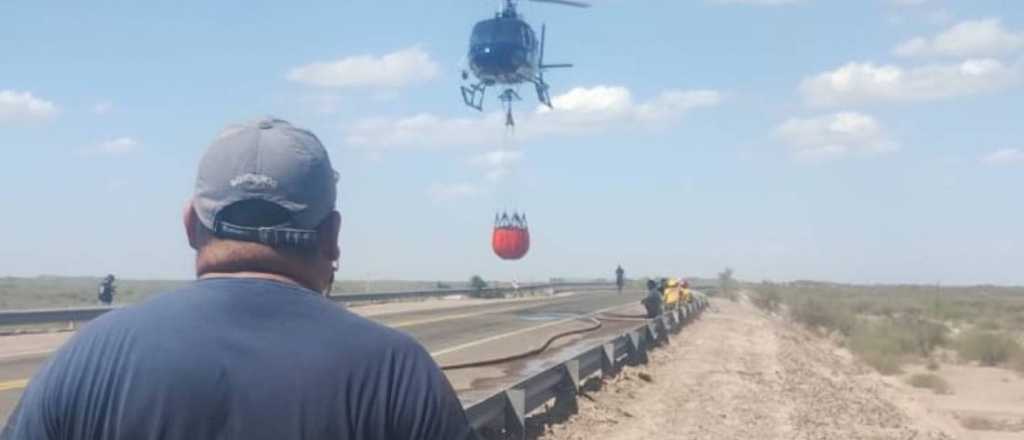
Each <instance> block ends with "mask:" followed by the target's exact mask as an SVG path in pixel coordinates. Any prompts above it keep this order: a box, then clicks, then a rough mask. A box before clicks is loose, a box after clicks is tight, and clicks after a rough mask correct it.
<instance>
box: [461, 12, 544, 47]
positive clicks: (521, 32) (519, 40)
mask: <svg viewBox="0 0 1024 440" xmlns="http://www.w3.org/2000/svg"><path fill="white" fill-rule="evenodd" d="M527 32H528V31H527V30H526V25H525V24H523V22H521V21H519V20H509V19H500V18H495V19H491V20H484V21H481V22H479V23H477V24H476V26H474V27H473V34H472V36H471V37H470V44H471V45H473V46H479V45H486V44H516V45H521V46H528V45H529V42H528V40H529V38H528V37H527Z"/></svg>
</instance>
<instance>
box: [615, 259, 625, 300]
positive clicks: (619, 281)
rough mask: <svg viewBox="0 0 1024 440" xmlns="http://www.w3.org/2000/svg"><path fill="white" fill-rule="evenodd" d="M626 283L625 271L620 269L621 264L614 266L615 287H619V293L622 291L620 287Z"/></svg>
mask: <svg viewBox="0 0 1024 440" xmlns="http://www.w3.org/2000/svg"><path fill="white" fill-rule="evenodd" d="M625 285H626V271H625V270H624V269H622V265H621V264H620V265H619V267H616V268H615V287H617V288H618V289H619V293H622V287H623V286H625Z"/></svg>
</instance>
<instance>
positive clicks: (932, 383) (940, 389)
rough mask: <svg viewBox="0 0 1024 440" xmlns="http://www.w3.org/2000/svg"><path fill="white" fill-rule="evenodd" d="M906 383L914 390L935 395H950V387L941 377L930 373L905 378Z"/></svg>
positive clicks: (951, 390)
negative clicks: (918, 389) (922, 390)
mask: <svg viewBox="0 0 1024 440" xmlns="http://www.w3.org/2000/svg"><path fill="white" fill-rule="evenodd" d="M907 383H908V384H910V386H912V387H914V388H925V389H929V390H932V391H933V392H934V393H935V394H951V393H952V392H953V389H952V387H950V386H949V382H946V379H943V378H942V377H940V376H938V375H935V374H931V373H919V374H915V375H913V376H910V377H908V378H907Z"/></svg>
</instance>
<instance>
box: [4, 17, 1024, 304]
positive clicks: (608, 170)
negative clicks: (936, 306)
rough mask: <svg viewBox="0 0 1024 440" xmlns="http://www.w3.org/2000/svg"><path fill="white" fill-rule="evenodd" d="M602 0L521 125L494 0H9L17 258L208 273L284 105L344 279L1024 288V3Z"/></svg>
mask: <svg viewBox="0 0 1024 440" xmlns="http://www.w3.org/2000/svg"><path fill="white" fill-rule="evenodd" d="M593 3H594V6H593V7H591V8H589V9H582V10H580V9H576V8H565V7H561V6H558V5H543V4H533V3H531V4H523V5H521V6H520V10H521V11H522V12H523V13H524V14H525V18H526V20H527V21H528V22H529V23H530V24H531V25H532V26H533V27H534V28H535V29H536V30H537V31H538V32H539V28H540V26H541V24H542V23H546V26H547V39H548V41H547V43H548V47H547V49H546V51H547V52H546V55H545V56H546V57H547V58H550V60H551V61H552V62H571V63H575V67H573V68H572V69H560V70H557V71H551V72H549V74H547V75H546V79H547V80H548V82H550V83H551V87H552V89H551V94H552V98H553V100H554V104H555V109H554V110H547V109H543V108H540V107H539V106H538V104H537V102H536V99H535V97H534V96H533V91H532V90H530V89H528V88H523V89H522V90H520V93H521V94H522V96H523V97H524V100H523V101H522V102H518V103H516V104H515V106H514V113H515V116H516V119H517V122H518V125H517V127H516V131H515V132H514V134H511V135H506V133H505V129H504V127H503V126H502V123H503V115H502V114H501V111H500V105H499V103H498V102H497V100H496V98H495V93H494V92H495V91H494V90H491V93H490V94H489V95H488V100H487V101H486V102H485V105H486V108H485V111H484V112H482V113H479V112H476V111H475V110H470V109H468V108H466V107H465V106H464V105H463V103H462V102H461V97H460V96H459V89H458V87H459V85H460V84H461V81H460V78H459V73H460V72H461V70H462V68H463V67H464V64H465V63H464V59H465V53H466V49H467V43H468V37H469V32H470V29H471V27H472V26H473V24H474V23H475V22H477V21H479V20H482V19H485V18H488V17H490V16H491V15H492V14H493V12H494V8H493V4H491V3H490V2H478V1H469V0H439V1H438V2H430V3H425V2H401V3H400V4H399V5H397V6H383V5H381V4H380V3H378V2H369V1H365V0H364V1H353V2H333V1H326V0H318V1H315V2H312V3H310V4H307V5H305V6H304V7H303V8H301V9H296V8H292V7H289V6H288V5H284V4H270V5H260V4H250V3H245V2H240V1H228V2H219V3H216V4H207V3H204V2H196V1H191V2H186V3H174V4H158V5H124V4H114V3H100V4H95V5H84V4H71V5H67V4H62V3H59V2H54V1H31V2H30V1H26V0H15V1H13V2H10V3H7V4H5V5H3V6H0V11H3V13H4V15H5V17H6V20H5V23H6V24H5V27H4V29H3V30H0V52H2V53H4V54H5V55H6V59H7V60H10V62H9V63H5V65H4V67H3V69H2V71H3V75H2V76H0V146H2V147H3V150H4V152H5V153H7V158H6V160H5V163H8V164H11V165H9V166H8V167H7V169H5V172H4V173H0V184H2V185H3V186H4V188H5V190H4V191H2V192H0V204H2V205H3V206H5V207H8V209H9V211H10V212H11V213H12V214H13V215H6V216H3V219H2V220H0V228H2V229H3V230H5V231H8V232H9V234H8V235H9V236H8V237H6V238H5V244H4V246H2V247H0V276H6V275H10V276H18V277H34V276H38V274H43V273H51V274H55V275H58V276H88V274H105V273H115V274H123V275H124V276H125V277H126V278H128V279H142V280H148V279H163V280H185V279H189V278H190V277H191V275H192V272H193V268H192V265H193V254H192V251H191V249H189V248H188V246H187V244H186V242H185V239H184V233H183V231H182V226H181V219H180V217H181V207H182V206H183V204H184V203H185V202H186V200H188V198H189V196H190V194H191V190H192V186H193V182H194V178H195V171H196V166H197V163H198V158H199V157H200V155H201V154H202V152H203V149H204V148H205V146H206V145H208V144H209V142H210V141H211V140H212V139H213V137H214V136H215V135H216V134H217V133H218V132H219V130H220V129H221V127H223V126H224V125H226V124H229V123H233V122H238V121H243V120H251V119H255V118H258V117H260V116H263V115H269V114H273V115H276V116H279V117H282V118H284V119H287V120H289V121H291V122H292V123H294V124H295V125H296V126H300V127H306V128H309V129H311V130H312V131H313V132H314V133H316V134H317V136H318V137H319V138H320V139H321V140H322V141H323V142H324V145H325V146H326V147H327V149H328V151H329V152H330V154H331V158H332V161H333V164H334V167H335V168H336V169H337V170H338V171H339V172H340V175H341V178H340V179H341V180H340V185H339V200H338V209H339V210H340V211H341V213H342V217H343V223H342V232H341V249H342V259H341V271H340V272H339V273H338V276H339V280H352V281H363V280H367V279H369V280H430V279H434V280H455V279H457V280H461V279H463V278H465V279H468V278H469V276H470V275H472V274H479V275H480V276H482V277H483V278H484V279H501V280H515V279H529V280H546V279H550V278H557V277H560V276H563V275H565V274H577V275H578V276H579V277H581V278H597V277H602V278H610V277H611V274H612V271H613V270H614V268H615V267H616V265H618V264H621V265H622V266H623V267H624V268H625V269H626V272H627V277H629V276H630V275H634V274H637V275H638V274H643V275H654V274H672V275H676V276H678V275H689V274H694V273H697V274H704V275H709V274H710V275H712V277H713V275H714V274H717V273H718V272H720V271H721V270H723V269H724V268H726V267H732V268H734V269H735V270H736V276H737V278H739V279H752V280H760V279H776V280H784V279H788V280H799V279H822V280H834V281H826V282H835V283H848V284H858V285H872V284H873V285H895V284H905V285H935V284H940V285H943V286H946V285H950V286H952V285H957V286H984V285H997V286H1019V285H1024V272H1022V271H1020V270H1019V268H1018V266H1019V263H1020V262H1021V261H1024V228H1021V225H1022V224H1024V207H1022V206H1021V204H1020V203H1018V202H1017V201H1018V200H1019V199H1020V194H1021V190H1020V188H1024V140H1022V139H1024V124H1021V123H1020V119H1021V114H1024V8H1014V7H1009V6H1008V5H1009V3H1008V2H1006V1H1002V0H979V1H975V2H970V3H969V4H966V3H965V2H953V1H951V0H914V1H908V0H871V1H869V2H829V1H823V0H783V1H764V0H695V1H692V2H655V1H646V2H622V1H617V0H598V1H595V2H593ZM54 11H59V13H53V12H54ZM226 23H227V24H230V26H227V25H225V24H226ZM504 209H514V210H521V211H523V212H525V213H527V215H528V216H529V218H530V226H531V235H532V240H531V241H532V249H531V250H530V253H529V254H528V255H527V256H526V257H525V258H524V259H523V260H520V261H518V262H515V263H509V262H506V261H501V260H499V259H498V258H497V257H496V256H494V255H493V253H492V251H491V246H490V241H489V234H490V232H491V228H492V221H493V216H494V214H495V212H497V211H501V210H504ZM119 278H120V275H119Z"/></svg>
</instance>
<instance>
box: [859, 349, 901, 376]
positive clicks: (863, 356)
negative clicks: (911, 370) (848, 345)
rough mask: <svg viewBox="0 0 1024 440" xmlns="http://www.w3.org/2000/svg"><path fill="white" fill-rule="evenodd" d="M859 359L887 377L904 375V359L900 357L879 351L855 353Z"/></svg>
mask: <svg viewBox="0 0 1024 440" xmlns="http://www.w3.org/2000/svg"><path fill="white" fill-rule="evenodd" d="M854 354H856V355H857V358H858V359H860V360H861V361H863V362H864V363H865V364H868V366H870V367H871V368H874V369H875V371H877V372H879V373H880V374H883V375H886V376H893V375H897V374H902V373H903V361H904V359H903V358H902V357H900V356H898V355H893V354H889V353H883V352H879V351H862V352H855V353H854Z"/></svg>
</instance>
